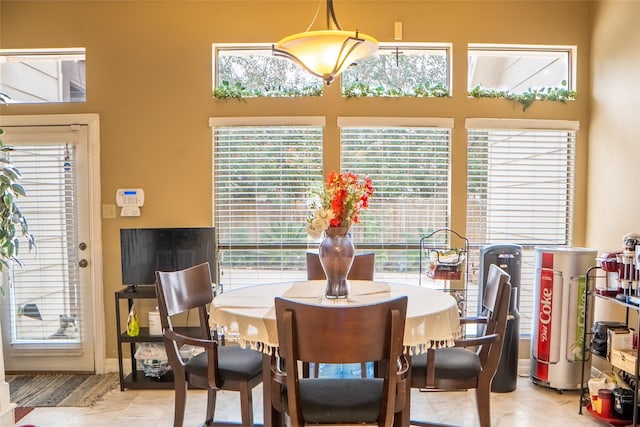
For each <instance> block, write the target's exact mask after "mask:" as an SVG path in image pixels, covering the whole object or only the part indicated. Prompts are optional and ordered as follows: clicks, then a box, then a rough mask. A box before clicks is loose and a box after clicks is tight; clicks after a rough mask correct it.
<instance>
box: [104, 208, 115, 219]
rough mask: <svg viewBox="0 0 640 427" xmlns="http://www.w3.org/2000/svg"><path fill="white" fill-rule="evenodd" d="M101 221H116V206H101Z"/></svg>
mask: <svg viewBox="0 0 640 427" xmlns="http://www.w3.org/2000/svg"><path fill="white" fill-rule="evenodd" d="M102 218H103V219H116V205H102Z"/></svg>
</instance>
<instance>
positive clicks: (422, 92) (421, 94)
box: [343, 82, 449, 98]
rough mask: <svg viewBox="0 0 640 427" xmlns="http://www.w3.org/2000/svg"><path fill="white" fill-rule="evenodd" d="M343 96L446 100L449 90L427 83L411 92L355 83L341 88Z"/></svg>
mask: <svg viewBox="0 0 640 427" xmlns="http://www.w3.org/2000/svg"><path fill="white" fill-rule="evenodd" d="M343 95H344V96H345V97H346V98H360V97H369V96H372V97H374V96H377V97H387V98H398V97H416V98H446V97H448V96H449V89H448V88H446V87H445V86H443V85H442V84H440V83H438V84H434V85H432V84H431V83H429V82H426V83H421V84H419V85H417V86H415V87H414V88H413V90H410V91H405V90H402V89H398V88H395V87H383V86H376V87H372V86H369V85H367V84H365V83H360V82H355V83H352V84H349V85H346V86H345V87H344V88H343Z"/></svg>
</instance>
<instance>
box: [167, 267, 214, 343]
mask: <svg viewBox="0 0 640 427" xmlns="http://www.w3.org/2000/svg"><path fill="white" fill-rule="evenodd" d="M212 284H213V283H212V281H211V270H210V269H209V263H208V262H205V263H203V264H199V265H196V266H194V267H190V268H186V269H184V270H178V271H157V272H156V297H157V299H158V311H159V312H160V324H161V325H162V328H163V329H167V328H169V329H171V330H173V325H172V322H171V318H172V317H173V316H175V315H176V314H180V313H184V312H186V311H189V310H192V309H198V318H199V322H200V324H199V326H200V336H199V338H205V339H211V330H210V328H209V313H208V307H209V305H210V304H211V301H213V288H212Z"/></svg>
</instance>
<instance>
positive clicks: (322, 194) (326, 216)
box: [307, 171, 374, 298]
mask: <svg viewBox="0 0 640 427" xmlns="http://www.w3.org/2000/svg"><path fill="white" fill-rule="evenodd" d="M373 191H374V190H373V185H372V183H371V179H370V178H369V177H368V176H365V177H364V179H363V180H362V181H360V178H359V177H358V175H356V174H354V173H352V172H345V173H336V172H334V171H331V172H330V173H329V176H328V177H327V182H326V183H325V184H324V186H323V188H322V190H321V191H319V192H318V193H317V195H318V199H317V200H315V201H314V202H313V203H312V204H311V209H312V214H311V215H310V216H309V218H307V233H309V236H310V237H312V238H313V239H320V238H321V237H323V236H324V240H323V241H322V243H320V249H319V251H318V254H319V255H320V263H321V264H322V268H323V269H324V272H325V274H326V276H327V289H326V291H325V296H326V297H327V298H346V297H347V295H348V293H349V290H348V288H347V274H349V269H351V264H352V263H353V256H354V254H355V250H354V247H353V243H352V242H351V238H350V237H349V228H350V227H351V225H352V224H357V223H359V222H360V212H361V211H362V210H364V209H367V208H368V207H369V198H370V197H371V196H372V195H373Z"/></svg>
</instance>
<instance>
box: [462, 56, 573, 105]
mask: <svg viewBox="0 0 640 427" xmlns="http://www.w3.org/2000/svg"><path fill="white" fill-rule="evenodd" d="M468 49H469V60H468V70H467V72H468V79H467V84H468V87H467V89H468V90H469V91H471V90H473V89H474V88H476V87H482V88H484V89H493V90H497V91H505V92H509V93H514V94H521V93H523V92H527V91H529V90H541V89H543V88H544V89H548V88H564V89H568V90H575V67H574V66H573V64H574V63H575V57H576V48H575V46H573V47H572V46H517V45H486V44H469V48H468Z"/></svg>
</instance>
